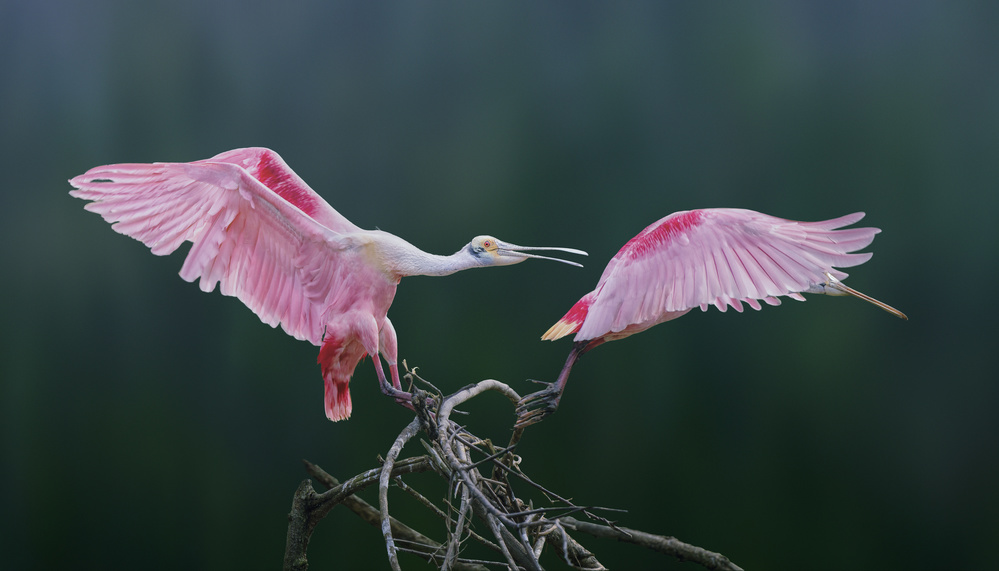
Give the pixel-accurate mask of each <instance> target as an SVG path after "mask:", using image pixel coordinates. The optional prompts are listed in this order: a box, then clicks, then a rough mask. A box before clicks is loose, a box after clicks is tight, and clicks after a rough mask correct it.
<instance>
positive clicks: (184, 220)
mask: <svg viewBox="0 0 999 571" xmlns="http://www.w3.org/2000/svg"><path fill="white" fill-rule="evenodd" d="M69 182H70V184H72V185H73V186H74V187H76V190H73V191H70V194H71V195H72V196H75V197H77V198H82V199H84V200H88V201H92V202H90V203H89V204H87V205H86V207H85V208H86V209H87V210H89V211H91V212H96V213H98V214H100V215H101V216H103V217H104V219H105V220H106V221H108V222H110V223H111V224H112V228H113V229H114V230H115V231H117V232H119V233H121V234H125V235H126V236H131V237H133V238H135V239H137V240H140V241H141V242H142V243H143V244H145V245H146V246H148V247H149V248H150V249H151V250H152V252H153V253H154V254H156V255H161V256H162V255H167V254H170V253H172V252H174V251H175V250H177V248H178V247H180V245H181V244H182V243H184V242H185V241H187V242H192V246H191V250H190V252H188V254H187V258H186V259H185V261H184V265H183V268H182V269H181V271H180V275H181V277H182V278H184V279H185V280H187V281H190V282H193V281H194V280H196V279H199V278H200V284H199V285H200V287H201V289H202V290H203V291H206V292H208V291H212V290H213V289H214V288H215V284H219V289H220V291H221V292H222V293H223V294H224V295H230V296H235V297H237V298H239V299H240V300H241V301H242V302H243V303H245V304H246V305H247V306H248V307H249V308H250V309H251V310H253V312H254V313H256V314H257V315H258V316H259V317H260V319H261V320H262V321H263V322H265V323H267V324H269V325H271V326H272V327H274V326H277V325H278V324H280V325H281V326H282V327H283V328H284V330H285V331H286V332H288V334H290V335H292V336H294V337H295V338H297V339H307V340H309V341H311V342H312V343H314V344H316V345H318V344H320V342H321V339H322V336H323V326H324V319H323V317H324V316H323V313H324V311H325V310H326V308H328V307H329V306H330V304H331V303H332V300H333V298H334V297H335V295H336V292H335V291H334V290H335V289H336V284H337V282H338V280H342V279H345V276H346V273H347V272H346V271H345V269H344V267H345V266H349V264H350V263H356V261H357V259H358V256H357V254H356V251H355V250H354V247H355V246H357V245H359V244H360V243H362V242H363V241H364V239H365V238H364V231H363V230H361V229H360V228H358V227H356V226H354V225H353V224H351V223H350V221H348V220H347V219H346V218H344V217H343V216H341V215H340V214H339V213H338V212H337V211H336V210H334V209H333V208H332V207H331V206H330V205H329V204H328V203H326V201H325V200H323V199H322V197H320V196H319V195H318V194H316V193H315V192H314V191H313V190H312V189H311V188H309V187H308V185H306V184H305V182H304V181H302V179H301V178H299V177H298V175H296V174H295V173H294V172H293V171H292V170H291V169H290V168H289V167H288V165H287V164H285V162H284V161H283V160H281V157H279V156H278V155H277V153H275V152H274V151H271V150H268V149H260V148H253V149H237V150H234V151H228V152H226V153H222V154H220V155H218V156H216V157H213V158H211V159H207V160H203V161H196V162H193V163H153V164H117V165H107V166H101V167H96V168H93V169H91V170H89V171H87V172H86V173H84V174H82V175H80V176H77V177H75V178H73V179H72V180H70V181H69Z"/></svg>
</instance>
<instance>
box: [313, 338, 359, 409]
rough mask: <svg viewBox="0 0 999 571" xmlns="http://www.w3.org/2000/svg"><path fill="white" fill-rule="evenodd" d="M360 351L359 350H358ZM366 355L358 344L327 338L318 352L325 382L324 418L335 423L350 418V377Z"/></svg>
mask: <svg viewBox="0 0 999 571" xmlns="http://www.w3.org/2000/svg"><path fill="white" fill-rule="evenodd" d="M358 349H360V350H358ZM365 354H366V353H365V352H364V349H363V348H360V344H359V343H350V342H348V343H346V344H344V343H343V340H342V339H337V338H335V337H332V336H327V337H326V341H325V342H324V343H323V346H322V348H321V349H320V350H319V359H318V361H319V366H320V368H321V369H322V372H323V380H324V381H325V399H324V401H325V404H326V418H328V419H330V420H332V421H333V422H336V421H338V420H346V419H348V418H350V411H351V404H350V386H349V383H350V377H351V376H352V375H353V374H354V368H355V367H357V363H359V362H360V361H361V359H362V358H363V357H364V355H365Z"/></svg>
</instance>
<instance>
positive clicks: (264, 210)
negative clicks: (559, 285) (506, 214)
mask: <svg viewBox="0 0 999 571" xmlns="http://www.w3.org/2000/svg"><path fill="white" fill-rule="evenodd" d="M70 184H72V185H73V186H74V187H75V188H76V190H73V191H71V192H70V194H71V195H72V196H75V197H77V198H82V199H84V200H88V201H92V202H90V203H88V204H87V205H86V207H85V208H86V209H87V210H89V211H91V212H96V213H98V214H100V215H101V216H103V217H104V219H105V220H106V221H108V222H110V223H111V224H112V228H114V230H115V231H117V232H119V233H121V234H125V235H127V236H131V237H133V238H135V239H137V240H140V241H141V242H142V243H143V244H145V245H146V246H148V247H149V248H150V249H151V250H152V252H153V253H154V254H157V255H167V254H170V253H172V252H174V251H176V250H177V248H179V247H180V245H181V244H183V243H184V242H191V243H192V245H191V249H190V251H189V252H188V254H187V257H186V259H185V260H184V265H183V267H182V268H181V271H180V275H181V277H182V278H184V279H185V280H187V281H190V282H193V281H195V280H199V285H200V287H201V289H202V290H204V291H206V292H209V291H212V290H213V289H215V286H216V284H218V286H219V290H220V291H221V292H222V293H223V294H224V295H229V296H235V297H237V298H239V299H240V300H241V301H242V302H243V303H245V304H246V305H247V306H248V307H249V308H250V309H251V310H253V312H254V313H256V314H257V316H259V317H260V319H261V321H263V322H264V323H267V324H269V325H271V326H272V327H276V326H278V325H280V326H281V327H282V328H283V329H284V330H285V331H286V332H287V333H288V334H289V335H292V336H294V337H295V338H296V339H302V340H307V341H309V342H311V343H313V344H314V345H321V346H322V349H321V350H320V352H319V364H320V368H321V370H322V373H323V378H324V380H325V394H326V398H325V409H326V415H327V417H329V418H330V419H331V420H342V419H345V418H347V417H349V416H350V413H351V401H350V392H349V388H348V383H349V381H350V378H351V376H352V375H353V372H354V368H355V367H356V366H357V363H358V362H359V361H360V360H361V359H362V358H363V357H364V356H365V355H370V356H371V357H372V360H373V361H374V364H375V371H376V373H377V375H378V379H379V383H380V386H381V388H382V391H383V392H385V393H387V394H389V395H391V396H393V397H395V398H396V400H398V401H400V402H404V403H406V402H408V399H409V396H410V395H409V394H408V393H404V392H402V391H401V388H400V381H399V373H398V367H397V360H398V342H397V339H396V333H395V329H394V328H393V327H392V323H391V321H389V319H388V317H387V313H388V309H389V306H390V305H391V304H392V300H393V298H394V297H395V292H396V286H397V285H398V284H399V281H400V279H401V278H402V277H403V276H408V275H435V276H441V275H448V274H451V273H454V272H456V271H459V270H463V269H468V268H473V267H486V266H498V265H510V264H515V263H518V262H522V261H524V260H526V259H527V258H528V257H535V258H545V257H544V256H539V255H535V254H529V253H527V251H529V250H559V251H566V252H570V253H581V252H579V251H578V250H571V249H567V248H530V247H524V246H516V245H514V244H508V243H506V242H502V241H500V240H497V239H495V238H493V237H491V236H478V237H476V238H475V239H473V240H472V242H470V243H469V244H468V245H466V246H465V247H463V248H462V249H461V250H459V251H458V252H456V253H455V254H452V255H450V256H436V255H433V254H428V253H426V252H423V251H422V250H420V249H418V248H416V247H415V246H413V245H412V244H410V243H409V242H406V241H405V240H403V239H401V238H399V237H397V236H394V235H392V234H389V233H387V232H382V231H379V230H362V229H361V228H358V227H357V226H355V225H354V224H352V223H351V222H350V221H349V220H347V219H346V218H344V217H343V216H341V215H340V213H338V212H337V211H336V210H334V209H333V207H331V206H330V205H329V204H328V203H327V202H326V201H325V200H323V198H322V197H321V196H319V195H318V194H316V192H315V191H313V190H312V189H311V188H309V186H308V185H307V184H306V183H305V181H303V180H302V179H301V178H300V177H299V176H298V175H296V174H295V173H294V171H292V170H291V168H289V167H288V165H287V164H286V163H285V162H284V161H283V160H282V159H281V157H280V156H278V154H277V153H275V152H274V151H271V150H269V149H263V148H248V149H236V150H232V151H227V152H225V153H221V154H219V155H216V156H215V157H212V158H211V159H207V160H202V161H195V162H190V163H152V164H118V165H107V166H101V167H96V168H93V169H91V170H89V171H87V172H86V173H84V174H82V175H80V176H77V177H75V178H73V179H72V180H70ZM545 259H552V260H556V261H564V260H558V259H557V258H545ZM566 263H572V264H575V263H574V262H566ZM575 265H578V264H575ZM379 354H381V356H382V357H384V358H385V360H386V362H387V363H388V365H389V369H390V373H391V384H390V382H389V380H388V379H387V378H386V376H385V374H384V372H383V370H382V365H381V361H380V359H379V358H378V355H379Z"/></svg>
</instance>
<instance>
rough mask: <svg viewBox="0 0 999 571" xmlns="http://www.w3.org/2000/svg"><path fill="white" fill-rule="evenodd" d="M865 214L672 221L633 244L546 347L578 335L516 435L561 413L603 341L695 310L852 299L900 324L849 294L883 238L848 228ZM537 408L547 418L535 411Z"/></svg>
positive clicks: (739, 212)
mask: <svg viewBox="0 0 999 571" xmlns="http://www.w3.org/2000/svg"><path fill="white" fill-rule="evenodd" d="M863 217H864V213H863V212H856V213H854V214H848V215H846V216H841V217H839V218H834V219H831V220H824V221H821V222H796V221H793V220H785V219H782V218H776V217H773V216H768V215H766V214H761V213H759V212H754V211H752V210H743V209H736V208H708V209H701V210H689V211H684V212H676V213H674V214H670V215H669V216H666V217H665V218H662V219H660V220H658V221H656V222H654V223H652V224H651V225H649V226H648V227H646V228H645V229H644V230H642V231H641V232H639V234H638V235H637V236H635V237H634V238H632V239H631V240H629V241H628V242H627V243H626V244H625V245H624V246H623V247H622V248H621V249H620V250H619V251H618V253H617V254H616V255H615V256H614V257H613V258H612V259H611V261H610V263H608V264H607V267H606V269H604V272H603V274H602V275H601V276H600V280H599V281H598V282H597V287H596V288H595V289H594V290H593V291H591V292H590V293H588V294H586V295H584V296H583V297H582V298H581V299H580V300H579V301H578V302H576V304H575V305H573V306H572V308H570V309H569V311H568V312H567V313H566V314H565V316H563V317H562V319H560V320H559V321H558V322H557V323H555V325H553V326H552V327H551V328H550V329H549V330H548V331H547V332H545V334H544V335H543V336H542V339H546V340H554V339H558V338H560V337H564V336H566V335H571V334H575V337H574V341H575V343H574V346H573V350H572V351H571V353H570V355H569V358H568V359H567V361H566V364H565V366H564V367H563V369H562V373H561V374H560V375H559V378H558V380H557V381H556V382H555V384H554V385H552V387H549V388H548V389H545V390H543V391H540V392H538V393H535V394H533V395H528V396H527V397H525V398H524V399H523V400H522V401H521V405H520V409H519V414H520V416H521V420H520V421H519V425H521V426H524V425H526V424H531V423H532V422H537V421H538V420H540V419H541V418H542V417H543V416H545V415H546V414H550V413H551V412H552V411H554V410H555V408H556V407H557V406H558V401H559V399H560V398H561V393H562V390H564V388H565V383H566V380H567V378H568V375H569V370H570V369H571V368H572V365H573V363H574V362H575V361H576V359H577V358H578V357H579V356H580V355H582V354H583V353H585V352H586V351H588V350H590V349H592V348H594V347H596V346H598V345H600V344H602V343H605V342H607V341H613V340H617V339H622V338H624V337H628V336H629V335H634V334H635V333H639V332H641V331H644V330H646V329H648V328H650V327H653V326H654V325H657V324H659V323H663V322H665V321H669V320H672V319H676V318H677V317H680V316H682V315H684V314H685V313H687V312H688V311H690V310H691V309H693V308H695V307H700V308H701V309H702V310H705V311H706V310H707V308H708V307H709V306H712V305H713V306H715V307H717V308H718V309H719V310H720V311H725V310H726V309H728V308H729V307H733V308H735V310H736V311H739V312H741V311H742V310H743V305H742V304H743V303H745V304H747V305H749V306H750V307H751V308H753V309H756V310H759V309H760V308H761V305H760V301H762V302H764V303H767V304H768V305H779V304H780V297H781V296H787V297H790V298H792V299H796V300H800V301H804V297H802V295H801V294H802V293H824V294H830V295H854V296H856V297H860V298H862V299H864V300H866V301H869V302H871V303H874V304H876V305H878V306H879V307H881V308H882V309H885V310H886V311H889V312H891V313H893V314H895V315H897V316H899V317H902V318H905V315H904V314H902V313H901V312H900V311H898V310H896V309H894V308H892V307H890V306H888V305H886V304H884V303H882V302H880V301H877V300H875V299H873V298H871V297H869V296H867V295H865V294H862V293H860V292H858V291H856V290H854V289H852V288H849V287H847V286H846V285H844V284H843V283H842V282H841V281H840V280H842V279H844V278H846V276H847V274H845V273H844V272H842V271H840V270H838V269H836V268H847V267H851V266H856V265H859V264H862V263H864V262H866V261H867V260H869V259H870V258H871V256H872V254H871V253H869V252H868V253H855V252H856V251H857V250H860V249H862V248H865V247H867V246H868V245H870V243H871V242H872V241H873V240H874V235H875V234H877V233H878V232H880V230H878V229H877V228H847V229H842V228H843V227H844V226H849V225H850V224H853V223H855V222H857V221H859V220H860V219H861V218H863ZM539 403H540V404H541V405H542V408H535V405H537V404H539Z"/></svg>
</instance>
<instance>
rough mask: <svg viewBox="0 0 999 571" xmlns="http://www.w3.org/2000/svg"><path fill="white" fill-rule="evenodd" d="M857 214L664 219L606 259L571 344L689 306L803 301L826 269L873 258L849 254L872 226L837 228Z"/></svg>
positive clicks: (718, 214)
mask: <svg viewBox="0 0 999 571" xmlns="http://www.w3.org/2000/svg"><path fill="white" fill-rule="evenodd" d="M863 217H864V213H863V212H857V213H854V214H849V215H847V216H842V217H840V218H835V219H832V220H825V221H821V222H795V221H792V220H784V219H781V218H775V217H773V216H768V215H766V214H761V213H759V212H754V211H752V210H741V209H733V208H716V209H704V210H692V211H686V212H677V213H674V214H671V215H669V216H667V217H665V218H663V219H661V220H659V221H657V222H655V223H654V224H652V225H650V226H649V227H647V228H646V229H645V230H643V231H642V232H641V233H639V234H638V235H637V236H635V237H634V238H633V239H631V240H630V241H629V242H628V243H627V244H625V245H624V247H623V248H621V250H620V251H619V252H618V253H617V255H615V256H614V258H613V259H612V260H611V261H610V263H609V264H608V265H607V268H606V269H605V270H604V273H603V275H602V276H601V277H600V281H599V283H598V284H597V287H596V289H595V290H594V291H593V293H592V294H589V296H588V297H589V305H588V308H585V309H586V315H585V322H584V321H582V320H578V321H577V323H578V325H577V326H576V327H574V329H576V328H578V332H579V334H578V335H577V337H576V339H577V340H580V339H592V338H596V337H599V336H601V335H604V334H606V333H609V332H619V331H621V330H623V329H624V328H625V327H628V326H629V325H633V324H642V323H649V322H650V321H654V320H657V319H660V318H661V317H662V316H663V315H665V314H666V313H668V312H678V311H685V310H689V309H691V308H694V307H700V308H701V309H703V310H706V309H707V307H708V306H709V305H714V306H715V307H717V308H718V309H719V310H721V311H725V310H726V309H727V307H728V306H729V305H731V306H732V307H734V308H735V309H736V310H737V311H742V302H746V303H747V304H748V305H749V306H750V307H752V308H753V309H760V303H759V300H762V301H764V302H766V303H768V304H770V305H777V304H779V303H780V301H779V300H778V299H777V297H778V296H783V295H786V296H790V297H792V298H794V299H799V300H801V299H804V298H803V297H802V296H801V295H800V292H805V291H808V290H809V289H810V288H811V287H812V286H815V285H816V284H821V283H823V282H826V281H827V280H828V278H827V277H826V276H825V273H826V272H828V273H829V274H830V275H832V276H833V277H835V278H836V279H842V278H845V277H846V274H845V273H843V272H841V271H838V270H836V269H835V268H834V267H841V268H842V267H850V266H856V265H858V264H862V263H864V262H866V261H867V260H868V259H870V257H871V255H872V254H871V253H861V254H853V253H850V252H854V251H856V250H859V249H861V248H864V247H866V246H867V245H869V244H870V243H871V242H872V241H873V240H874V235H875V234H877V233H878V232H880V230H878V229H877V228H850V229H845V230H837V228H841V227H843V226H847V225H849V224H853V223H854V222H857V221H858V220H860V219H861V218H863ZM590 296H592V297H590ZM586 299H587V298H584V300H586ZM571 313H572V311H570V314H571ZM577 313H578V312H577ZM566 317H569V315H568V314H567V316H566ZM567 325H568V324H567ZM569 332H571V331H569Z"/></svg>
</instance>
